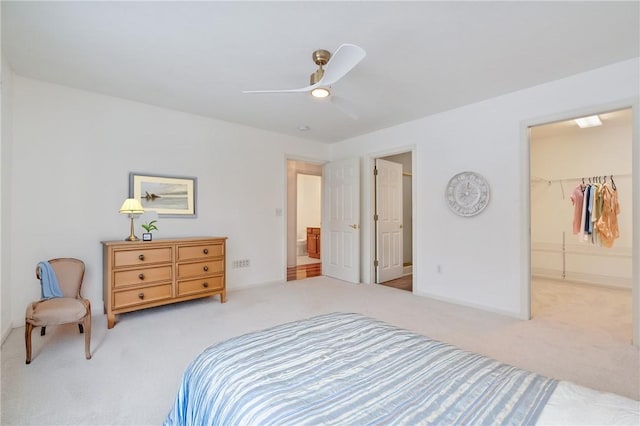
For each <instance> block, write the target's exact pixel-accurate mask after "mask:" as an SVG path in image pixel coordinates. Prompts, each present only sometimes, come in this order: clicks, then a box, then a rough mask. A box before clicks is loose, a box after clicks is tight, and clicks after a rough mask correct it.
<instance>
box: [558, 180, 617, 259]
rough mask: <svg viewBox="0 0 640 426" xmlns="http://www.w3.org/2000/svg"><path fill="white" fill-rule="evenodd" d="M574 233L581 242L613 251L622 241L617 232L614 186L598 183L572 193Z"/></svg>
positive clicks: (583, 185) (586, 185)
mask: <svg viewBox="0 0 640 426" xmlns="http://www.w3.org/2000/svg"><path fill="white" fill-rule="evenodd" d="M570 198H571V203H572V204H573V233H574V234H575V235H578V240H579V241H581V242H589V243H591V244H593V245H597V246H604V247H608V248H611V247H613V242H614V241H615V239H616V238H619V237H620V230H619V228H618V214H619V213H620V205H619V203H618V191H617V189H616V187H615V184H614V183H613V180H612V183H611V184H609V183H608V182H606V179H605V182H604V183H600V182H595V183H591V182H589V183H588V184H585V183H584V179H583V181H582V183H581V184H578V185H577V186H576V187H575V188H574V189H573V192H572V193H571V197H570Z"/></svg>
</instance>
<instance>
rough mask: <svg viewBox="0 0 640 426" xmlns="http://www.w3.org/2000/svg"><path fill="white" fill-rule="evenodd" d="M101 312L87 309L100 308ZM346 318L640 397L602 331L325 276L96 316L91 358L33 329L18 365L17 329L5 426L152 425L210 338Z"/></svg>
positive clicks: (68, 330)
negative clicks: (340, 314) (110, 319)
mask: <svg viewBox="0 0 640 426" xmlns="http://www.w3.org/2000/svg"><path fill="white" fill-rule="evenodd" d="M100 311H101V307H98V306H96V307H94V312H100ZM335 311H345V312H360V313H363V314H365V315H369V316H372V317H376V318H379V319H381V320H384V321H387V322H390V323H393V324H396V325H398V326H401V327H405V328H408V329H411V330H414V331H417V332H420V333H423V334H426V335H429V336H431V337H433V338H435V339H439V340H443V341H446V342H449V343H453V344H455V345H457V346H459V347H462V348H464V349H468V350H472V351H475V352H480V353H483V354H486V355H489V356H492V357H494V358H496V359H498V360H501V361H503V362H507V363H510V364H513V365H516V366H519V367H522V368H527V369H529V370H532V371H536V372H538V373H541V374H545V375H547V376H551V377H555V378H558V379H564V380H572V381H574V382H577V383H579V384H582V385H586V386H589V387H592V388H596V389H600V390H604V391H610V392H614V393H618V394H622V395H625V396H628V397H632V398H635V399H639V398H640V389H639V385H638V383H639V374H640V373H639V372H640V358H639V353H638V350H637V349H636V348H634V347H633V346H631V345H630V344H629V342H628V341H624V340H622V339H619V338H617V337H616V336H613V335H611V334H610V333H608V332H606V331H603V330H589V329H588V328H585V327H582V326H580V325H579V324H568V323H567V324H565V323H558V322H554V321H553V320H551V319H545V318H544V317H538V318H536V319H533V320H532V321H519V320H515V319H512V318H507V317H503V316H500V315H495V314H491V313H487V312H482V311H478V310H474V309H470V308H464V307H460V306H455V305H451V304H447V303H443V302H438V301H433V300H430V299H426V298H422V297H417V296H414V295H412V294H411V293H409V292H406V291H401V290H397V289H394V288H389V287H385V286H379V285H353V284H347V283H344V282H341V281H337V280H333V279H330V278H326V277H316V278H309V279H306V280H302V281H293V282H289V283H282V284H274V285H270V286H264V287H259V288H253V289H247V290H242V291H231V292H229V294H228V302H227V303H225V304H220V303H219V301H218V299H217V297H216V298H212V299H205V300H197V301H193V302H187V303H181V304H177V305H173V306H166V307H160V308H155V309H149V310H146V311H141V312H136V313H130V314H125V315H122V316H120V321H119V322H118V323H117V324H116V326H115V328H113V329H112V330H107V327H106V318H105V316H103V315H98V316H96V317H94V323H93V329H94V332H93V339H92V352H93V359H91V360H89V361H87V360H85V359H84V350H83V339H82V337H81V336H80V335H79V334H78V333H77V328H76V327H74V326H58V327H49V328H48V329H47V335H46V336H45V337H40V336H39V333H38V329H36V330H35V331H34V333H33V342H34V343H33V346H34V354H33V355H34V357H33V361H32V363H31V365H28V366H27V365H25V363H24V355H25V354H24V329H23V328H18V329H15V330H13V332H12V333H11V334H10V336H9V337H8V338H7V341H6V342H5V344H4V345H3V347H2V353H1V355H2V376H1V380H2V399H1V401H2V405H1V407H0V409H1V411H2V415H1V418H0V422H1V423H2V425H14V424H15V425H18V424H19V425H27V424H31V425H65V424H82V425H93V424H101V425H115V424H126V425H133V424H136V425H140V424H145V425H146V424H155V425H157V424H160V423H161V422H162V421H163V419H164V418H165V416H166V415H167V413H168V411H169V409H170V408H171V406H172V404H173V400H174V397H175V394H176V391H177V389H178V384H179V381H180V377H181V375H182V372H183V371H184V369H185V367H186V366H187V364H188V363H189V362H190V361H191V360H192V359H193V358H194V357H195V356H196V355H197V354H198V353H200V352H201V351H202V350H203V349H204V348H206V347H207V346H209V345H211V344H212V343H215V342H218V341H221V340H223V339H226V338H229V337H232V336H236V335H239V334H242V333H246V332H249V331H253V330H257V329H262V328H265V327H269V326H273V325H276V324H280V323H283V322H287V321H294V320H298V319H301V318H306V317H309V316H312V315H316V314H321V313H327V312H335Z"/></svg>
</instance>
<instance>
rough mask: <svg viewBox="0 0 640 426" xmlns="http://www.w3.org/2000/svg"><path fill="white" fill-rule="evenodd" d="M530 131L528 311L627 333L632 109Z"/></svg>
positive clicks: (629, 316) (624, 335)
mask: <svg viewBox="0 0 640 426" xmlns="http://www.w3.org/2000/svg"><path fill="white" fill-rule="evenodd" d="M598 118H599V120H600V122H601V124H599V125H595V126H592V127H585V128H581V127H579V125H578V124H577V123H576V121H575V120H567V121H563V122H558V123H552V124H547V125H542V126H536V127H532V128H531V129H530V161H531V163H530V166H531V167H530V173H531V182H530V183H531V192H530V193H531V199H530V205H531V274H532V279H531V312H532V317H533V318H536V317H539V316H548V317H549V318H554V319H556V320H558V321H560V322H563V323H566V322H572V323H575V322H581V323H584V325H585V326H587V327H596V328H598V329H602V331H603V332H606V333H609V334H611V335H612V336H613V337H614V338H622V339H625V340H628V339H631V335H632V312H631V310H632V309H631V283H632V234H633V230H632V214H633V212H632V179H631V177H632V175H631V173H632V155H631V153H632V115H631V110H630V109H625V110H620V111H613V112H606V113H602V114H598Z"/></svg>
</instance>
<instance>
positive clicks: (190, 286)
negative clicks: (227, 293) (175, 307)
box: [178, 275, 224, 297]
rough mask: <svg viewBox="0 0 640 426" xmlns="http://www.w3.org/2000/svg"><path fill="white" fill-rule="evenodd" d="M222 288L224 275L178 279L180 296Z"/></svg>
mask: <svg viewBox="0 0 640 426" xmlns="http://www.w3.org/2000/svg"><path fill="white" fill-rule="evenodd" d="M222 288H224V276H222V275H218V276H217V277H207V278H200V279H197V280H187V281H178V297H180V296H188V295H190V294H196V293H205V292H208V291H213V290H221V289H222Z"/></svg>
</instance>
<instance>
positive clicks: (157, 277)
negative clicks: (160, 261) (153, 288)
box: [113, 266, 173, 288]
mask: <svg viewBox="0 0 640 426" xmlns="http://www.w3.org/2000/svg"><path fill="white" fill-rule="evenodd" d="M172 278H173V277H172V267H171V266H156V267H151V268H138V269H133V270H125V271H115V272H114V273H113V287H114V288H120V287H124V286H128V285H135V284H147V283H153V282H159V281H171V279H172Z"/></svg>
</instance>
